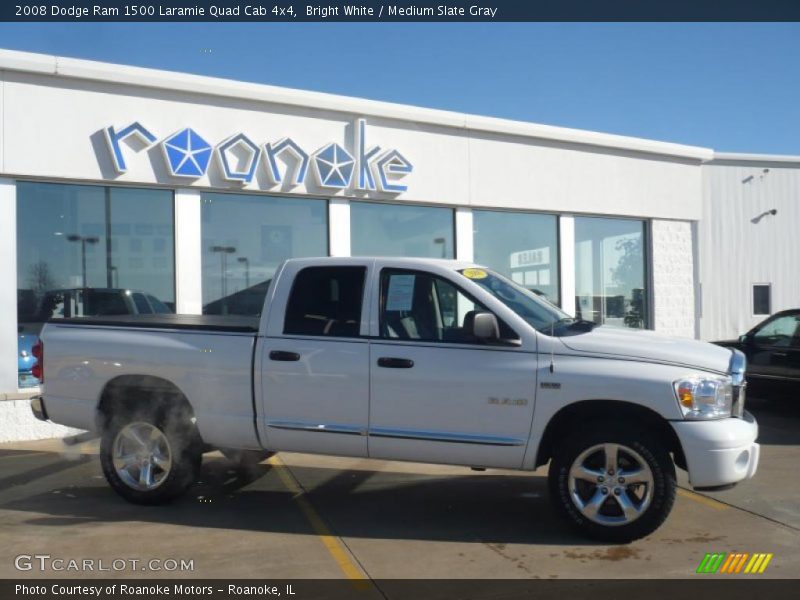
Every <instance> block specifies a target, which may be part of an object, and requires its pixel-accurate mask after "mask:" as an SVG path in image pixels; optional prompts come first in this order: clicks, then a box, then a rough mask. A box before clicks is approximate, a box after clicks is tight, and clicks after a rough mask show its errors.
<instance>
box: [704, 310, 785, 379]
mask: <svg viewBox="0 0 800 600" xmlns="http://www.w3.org/2000/svg"><path fill="white" fill-rule="evenodd" d="M715 343H716V344H718V345H720V346H725V347H727V348H736V349H737V350H740V351H742V352H743V353H744V354H745V356H746V357H747V363H748V369H747V381H748V384H749V386H751V388H752V389H750V390H749V393H756V394H759V395H762V394H768V393H770V392H779V393H780V392H789V393H794V394H797V393H798V392H800V308H793V309H791V310H784V311H781V312H779V313H775V314H774V315H772V316H771V317H769V318H768V319H766V320H765V321H762V322H761V323H759V324H758V325H756V326H755V327H753V328H752V329H751V330H750V331H748V332H747V333H745V334H744V335H741V336H739V338H738V339H736V340H727V341H721V342H715Z"/></svg>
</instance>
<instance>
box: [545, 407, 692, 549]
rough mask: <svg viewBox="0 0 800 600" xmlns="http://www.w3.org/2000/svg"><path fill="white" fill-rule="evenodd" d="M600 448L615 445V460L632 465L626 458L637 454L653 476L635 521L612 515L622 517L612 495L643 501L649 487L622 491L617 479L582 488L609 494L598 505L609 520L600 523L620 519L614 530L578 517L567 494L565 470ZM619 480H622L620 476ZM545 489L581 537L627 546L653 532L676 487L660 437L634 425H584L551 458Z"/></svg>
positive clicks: (669, 507) (666, 512)
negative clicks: (645, 497)
mask: <svg viewBox="0 0 800 600" xmlns="http://www.w3.org/2000/svg"><path fill="white" fill-rule="evenodd" d="M601 444H617V445H619V447H620V450H619V453H620V456H623V458H621V459H620V460H621V461H625V460H626V458H625V457H627V460H632V459H633V457H634V456H635V455H634V454H628V453H627V450H632V451H633V452H634V453H635V454H638V458H640V459H643V460H644V462H645V463H646V465H647V466H648V467H649V469H650V472H651V474H652V481H653V484H652V494H651V496H650V500H649V504H647V505H646V507H645V508H643V510H642V512H641V514H640V515H639V516H638V517H635V518H633V519H632V520H630V521H629V522H627V521H625V520H623V519H624V517H623V515H622V514H620V515H619V516H615V515H614V511H619V513H621V512H622V511H621V508H620V505H619V504H618V503H617V502H616V499H615V498H614V497H613V496H614V495H615V492H616V490H615V489H614V486H618V487H621V488H623V489H627V490H631V491H632V492H633V494H634V495H632V496H631V497H634V498H636V496H635V494H641V495H642V496H643V495H644V493H642V492H641V490H644V489H646V488H647V487H649V485H647V486H644V485H642V486H635V485H634V486H633V487H631V486H627V488H626V486H625V485H620V484H619V483H617V482H618V479H616V480H614V481H609V482H608V483H607V484H606V486H603V485H602V484H600V483H593V484H588V483H587V484H586V485H588V486H589V487H591V485H595V486H596V487H597V491H598V492H602V491H603V489H602V488H603V487H605V490H606V492H605V493H608V496H607V499H606V500H604V501H603V502H604V503H603V505H602V506H601V509H600V510H602V511H606V512H607V513H611V516H610V517H605V516H603V517H602V518H611V519H620V522H619V523H618V524H605V523H598V522H596V521H594V520H592V519H590V518H589V517H587V516H586V515H584V513H583V512H581V509H580V508H579V507H578V505H577V503H576V502H577V501H576V500H573V496H572V490H570V485H569V481H570V477H569V473H570V469H571V468H572V466H573V463H574V462H575V461H576V460H577V459H578V458H579V457H581V455H582V454H584V453H585V452H588V451H590V449H592V448H594V447H595V446H598V445H601ZM589 457H590V458H589V459H588V460H591V459H592V455H591V454H590V455H589ZM618 464H621V463H618ZM617 474H620V473H617ZM621 474H624V471H623V472H622V473H621ZM606 476H607V475H606ZM548 484H549V487H550V496H551V498H552V500H553V503H554V507H555V510H556V512H557V513H558V514H559V515H560V516H561V517H562V518H563V519H565V520H566V521H567V522H568V523H569V524H570V525H571V526H572V527H573V528H575V529H576V530H577V531H578V532H580V533H581V534H583V535H585V536H587V537H590V538H593V539H596V540H600V541H604V542H611V543H626V542H631V541H633V540H637V539H640V538H643V537H645V536H647V535H649V534H651V533H653V532H654V531H655V530H656V529H658V528H659V527H660V526H661V524H662V523H663V522H664V521H665V520H666V518H667V516H668V515H669V513H670V511H671V510H672V506H673V504H674V503H675V493H676V487H677V484H676V481H675V465H674V464H673V462H672V458H671V457H670V455H669V452H668V451H667V446H666V444H665V443H664V442H663V441H662V440H661V437H660V436H659V435H658V434H657V433H655V432H653V431H649V430H647V429H643V428H642V427H641V426H640V425H639V424H636V423H630V422H628V423H609V422H605V423H592V424H591V425H588V424H587V425H586V427H584V428H582V429H581V430H580V431H576V432H575V433H573V434H572V435H570V436H568V437H567V438H566V439H565V440H564V442H562V443H561V444H560V445H559V446H558V447H557V448H556V450H555V452H554V454H553V459H552V461H551V462H550V469H549V473H548ZM582 485H584V484H577V483H576V485H575V486H574V487H575V488H578V487H580V486H582ZM575 491H576V493H578V492H579V491H580V490H577V489H576V490H575ZM591 493H592V491H591V489H590V490H589V491H588V493H587V494H586V495H587V496H588V495H589V494H591ZM623 494H624V495H625V498H628V497H629V495H628V493H627V491H625V492H623ZM640 506H644V505H643V504H642V505H640Z"/></svg>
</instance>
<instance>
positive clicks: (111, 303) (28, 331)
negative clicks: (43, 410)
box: [17, 288, 172, 388]
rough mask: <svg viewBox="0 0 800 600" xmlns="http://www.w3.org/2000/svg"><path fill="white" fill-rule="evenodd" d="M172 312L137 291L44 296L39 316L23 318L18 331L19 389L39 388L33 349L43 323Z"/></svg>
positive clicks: (69, 292) (58, 292) (87, 290)
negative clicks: (56, 320)
mask: <svg viewBox="0 0 800 600" xmlns="http://www.w3.org/2000/svg"><path fill="white" fill-rule="evenodd" d="M171 312H172V311H171V310H170V308H169V307H168V306H167V305H166V304H164V303H163V302H162V301H161V300H159V299H158V298H156V297H155V296H153V295H152V294H148V293H146V292H140V291H137V290H129V289H116V288H70V289H60V290H49V291H47V292H45V294H44V297H43V298H42V302H41V303H40V304H39V307H38V312H37V313H36V314H34V315H26V316H21V319H25V320H26V322H25V323H24V324H22V325H20V326H19V327H18V332H19V337H18V348H17V352H18V358H17V361H18V375H17V379H18V386H19V387H20V388H30V387H36V386H38V385H39V380H38V379H37V378H36V377H35V376H34V374H33V372H32V368H33V365H34V363H35V362H36V359H35V358H34V356H33V353H32V351H33V346H34V345H35V344H36V342H37V341H38V339H39V336H38V335H37V333H38V332H39V330H40V327H41V325H40V324H41V323H43V322H45V321H47V320H49V319H61V318H68V317H87V316H101V315H139V314H148V315H149V314H167V313H171Z"/></svg>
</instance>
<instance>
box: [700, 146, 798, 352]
mask: <svg viewBox="0 0 800 600" xmlns="http://www.w3.org/2000/svg"><path fill="white" fill-rule="evenodd" d="M718 157H719V158H718V159H716V160H715V161H714V162H712V163H710V164H707V165H704V166H703V176H704V187H703V196H704V200H703V217H702V219H701V220H700V223H699V228H698V238H699V244H698V245H699V248H698V252H699V257H700V273H699V281H700V285H701V290H702V292H701V293H702V316H701V318H700V337H701V339H704V340H723V339H732V338H736V337H738V336H739V335H741V334H742V333H746V332H747V331H748V330H750V329H751V328H752V327H753V326H754V325H756V324H757V323H759V322H760V321H762V320H764V318H765V317H764V316H755V315H753V304H752V302H753V300H752V297H753V296H752V285H753V284H754V283H769V284H771V286H772V312H777V311H780V310H784V309H787V308H797V307H799V306H800V276H798V273H800V233H798V232H800V157H798V158H794V159H792V158H785V159H780V158H779V157H747V156H742V157H739V156H736V155H718ZM773 209H774V210H776V211H777V213H776V214H775V215H772V214H769V211H771V210H773Z"/></svg>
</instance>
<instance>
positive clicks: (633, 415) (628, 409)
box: [536, 400, 686, 469]
mask: <svg viewBox="0 0 800 600" xmlns="http://www.w3.org/2000/svg"><path fill="white" fill-rule="evenodd" d="M610 419H612V420H620V421H623V420H624V421H633V422H636V423H640V424H641V425H643V426H644V427H646V428H647V429H649V430H651V431H653V432H655V433H656V434H657V435H659V436H660V437H661V439H662V440H663V442H664V443H665V444H667V447H668V449H669V451H670V452H671V453H672V455H673V459H674V461H675V464H676V465H677V466H678V467H680V468H682V469H685V468H686V458H685V456H684V454H683V448H682V447H681V443H680V440H679V439H678V436H677V434H676V433H675V430H674V429H673V428H672V427H671V426H670V424H669V421H667V420H666V419H665V418H664V417H662V416H661V415H659V414H658V413H657V412H655V411H654V410H652V409H649V408H646V407H644V406H641V405H639V404H633V403H631V402H623V401H620V400H583V401H581V402H575V403H574V404H570V405H568V406H565V407H564V408H562V409H561V410H560V411H558V412H557V413H556V414H555V415H554V416H553V418H552V419H550V422H549V423H548V424H547V427H546V428H545V431H544V435H543V436H542V441H541V442H540V443H539V451H538V452H537V455H536V466H537V467H539V466H541V465H544V464H546V463H547V461H549V460H550V459H551V458H552V457H553V452H554V451H555V448H556V445H557V444H558V442H559V441H560V440H562V439H564V438H565V437H566V436H567V435H569V434H570V433H571V432H572V431H574V430H576V429H578V428H581V427H587V426H591V422H592V421H598V420H605V421H608V420H610Z"/></svg>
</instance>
